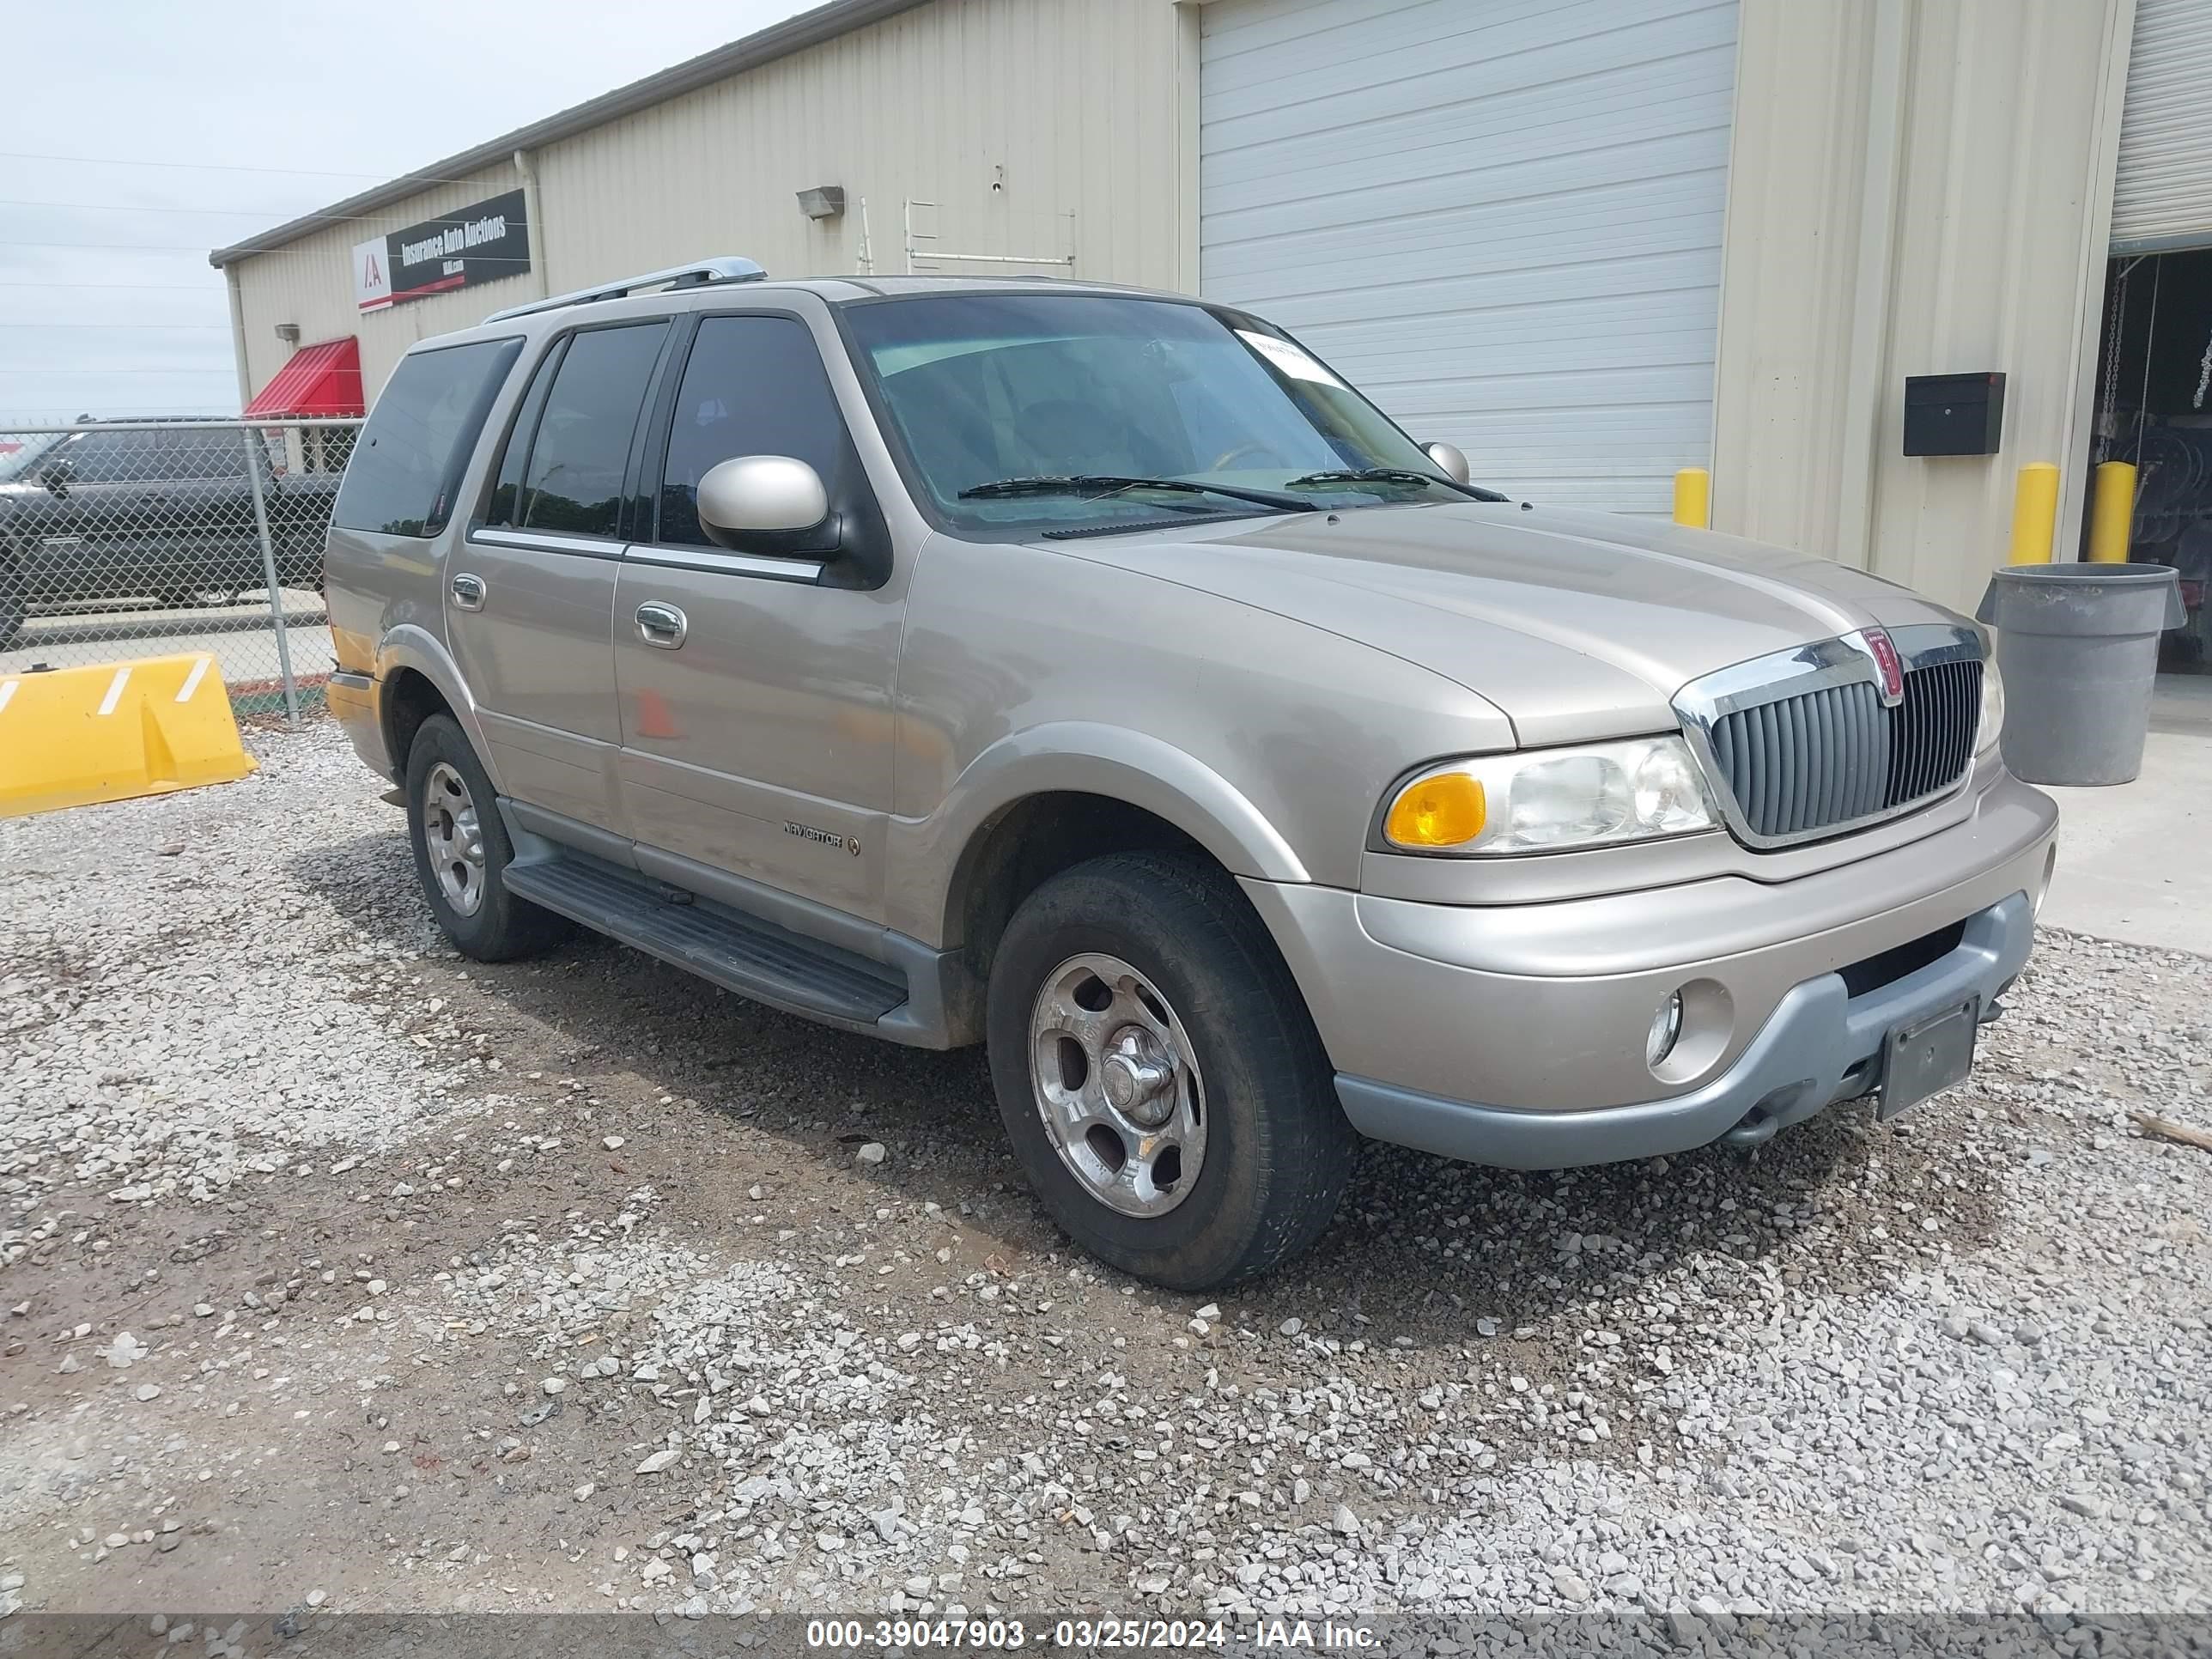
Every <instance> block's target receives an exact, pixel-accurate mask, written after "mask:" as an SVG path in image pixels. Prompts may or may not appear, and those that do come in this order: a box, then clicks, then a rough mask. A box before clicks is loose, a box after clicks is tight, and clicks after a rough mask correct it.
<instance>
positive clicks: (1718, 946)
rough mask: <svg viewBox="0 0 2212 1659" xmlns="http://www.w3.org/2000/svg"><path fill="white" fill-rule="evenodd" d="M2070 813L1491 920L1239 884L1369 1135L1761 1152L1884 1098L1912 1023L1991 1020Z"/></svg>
mask: <svg viewBox="0 0 2212 1659" xmlns="http://www.w3.org/2000/svg"><path fill="white" fill-rule="evenodd" d="M2056 828H2057V809H2056V808H2055V807H2053V806H2052V805H2051V801H2050V800H2049V799H2048V798H2047V797H2046V796H2045V795H2043V794H2042V793H2040V792H2039V791H2037V790H2034V789H2032V788H2029V787H2027V786H2026V785H2024V784H2021V783H2019V782H2017V781H2015V780H2013V779H2012V778H2010V777H2008V776H2002V777H2000V778H1999V779H1998V780H1997V781H1996V782H1995V783H1994V784H1993V785H1992V786H1991V787H1989V788H1987V789H1986V790H1984V791H1983V792H1982V793H1980V794H1979V795H1978V797H1977V798H1976V799H1975V801H1974V804H1973V807H1972V811H1971V812H1970V813H1969V814H1968V815H1967V816H1966V817H1965V818H1963V819H1962V820H1961V821H1960V822H1958V823H1954V824H1952V825H1951V826H1949V827H1948V828H1945V829H1941V830H1938V831H1936V832H1935V833H1934V834H1931V835H1929V836H1924V837H1923V838H1921V839H1919V840H1917V841H1914V842H1910V843H1908V844H1906V845H1904V846H1900V847H1896V848H1893V849H1891V850H1889V851H1886V852H1883V853H1880V854H1875V855H1873V856H1870V857H1868V858H1865V859H1861V860H1857V861H1855V862H1852V863H1850V864H1846V865H1842V866H1837V867H1835V868H1833V869H1830V870H1827V871H1824V872H1820V873H1818V874H1815V875H1808V876H1805V877H1802V878H1798V879H1796V880H1791V881H1785V882H1773V883H1762V882H1759V881H1756V880H1753V879H1750V878H1745V877H1740V876H1739V877H1729V878H1717V879H1714V880H1708V881H1699V882H1689V883H1683V884H1678V885H1674V886H1668V887H1660V888H1655V889H1650V890H1640V891H1634V892H1622V893H1614V894H1610V895H1607V896H1602V897H1598V898H1590V899H1578V900H1570V901H1565V902H1558V903H1549V904H1519V905H1493V906H1480V905H1436V904H1419V903H1411V902H1405V901H1401V900H1389V899H1378V898H1375V897H1373V896H1361V895H1357V894H1346V893H1342V892H1339V891H1335V890H1328V889H1322V888H1315V887H1305V888H1298V887H1294V886H1291V885H1290V884H1269V883H1264V882H1257V881H1247V882H1245V883H1244V884H1243V885H1244V887H1245V890H1246V891H1247V893H1248V894H1249V895H1250V896H1252V899H1253V902H1254V903H1255V905H1256V906H1257V907H1258V908H1259V909H1260V910H1261V915H1263V916H1265V917H1266V918H1267V921H1268V922H1269V924H1270V927H1271V928H1272V929H1273V932H1274V934H1275V937H1276V939H1277V940H1278V942H1279V944H1280V945H1282V947H1283V950H1284V954H1285V958H1286V959H1287V960H1288V961H1289V963H1290V966H1291V971H1292V973H1293V974H1294V975H1296V976H1297V980H1298V982H1299V986H1300V988H1301V989H1302V990H1303V991H1304V993H1305V994H1306V999H1307V1002H1308V1006H1309V1007H1310V1009H1311V1010H1312V1012H1313V1014H1314V1018H1315V1023H1316V1025H1317V1026H1318V1027H1319V1029H1320V1030H1321V1035H1322V1041H1323V1042H1324V1043H1325V1044H1326V1045H1327V1046H1328V1051H1329V1054H1330V1056H1331V1058H1332V1059H1333V1060H1334V1062H1335V1065H1336V1067H1337V1071H1338V1073H1339V1076H1338V1079H1337V1090H1338V1095H1339V1097H1340V1099H1341V1100H1342V1102H1343V1103H1344V1107H1345V1110H1346V1115H1348V1116H1349V1117H1350V1118H1351V1120H1352V1123H1353V1125H1354V1126H1355V1127H1358V1128H1359V1129H1360V1130H1361V1131H1362V1132H1363V1133H1366V1134H1369V1135H1371V1136H1373V1137H1375V1138H1376V1139H1383V1140H1389V1141H1395V1142H1398V1143H1401V1144H1403V1145H1407V1146H1417V1147H1420V1148H1423V1149H1425V1150H1427V1151H1430V1152H1440V1153H1443V1154H1444V1155H1446V1156H1448V1157H1453V1158H1466V1159H1468V1160H1470V1161H1473V1162H1476V1163H1485V1164H1501V1165H1504V1166H1507V1167H1512V1168H1535V1169H1549V1168H1559V1167H1564V1166H1566V1165H1570V1164H1597V1163H1607V1162H1612V1161H1613V1160H1616V1159H1620V1158H1645V1157H1650V1156H1654V1155H1656V1154H1658V1153H1662V1152H1680V1151H1684V1150H1686V1149H1688V1148H1690V1147H1692V1146H1704V1145H1705V1144H1707V1143H1708V1142H1711V1141H1713V1140H1716V1139H1723V1138H1728V1139H1734V1140H1736V1141H1739V1142H1743V1141H1756V1140H1759V1139H1765V1137H1766V1136H1768V1135H1771V1134H1772V1133H1774V1131H1775V1130H1776V1129H1777V1128H1779V1127H1782V1126H1783V1125H1784V1124H1786V1123H1790V1122H1795V1121H1798V1120H1799V1119H1801V1118H1803V1117H1807V1116H1809V1115H1811V1114H1813V1113H1814V1112H1816V1111H1818V1110H1820V1109H1821V1108H1822V1107H1824V1106H1826V1105H1827V1104H1829V1103H1831V1102H1832V1101H1835V1100H1838V1099H1844V1098H1850V1097H1855V1096H1858V1095H1863V1094H1866V1093H1869V1092H1871V1091H1874V1090H1875V1089H1877V1088H1879V1087H1880V1086H1881V1075H1880V1072H1881V1053H1882V1049H1883V1042H1884V1038H1885V1037H1886V1036H1887V1034H1888V1032H1889V1031H1890V1030H1893V1029H1895V1028H1897V1027H1898V1026H1900V1025H1903V1024H1909V1023H1911V1022H1912V1021H1913V1020H1915V1019H1916V1018H1919V1017H1920V1016H1922V1015H1924V1014H1930V1013H1935V1012H1941V1011H1942V1010H1944V1009H1947V1008H1951V1007H1955V1006H1960V1005H1962V1004H1964V1003H1966V1002H1968V1001H1970V1000H1972V1001H1973V1002H1975V1003H1976V1004H1977V1006H1978V1008H1979V1009H1980V1010H1981V1011H1982V1014H1983V1017H1984V1018H1992V1017H1994V1004H1995V1003H1996V998H1997V996H1998V994H2000V993H2001V992H2002V989H2003V988H2004V987H2006V986H2007V985H2008V984H2009V983H2010V982H2011V981H2012V980H2013V979H2014V978H2015V976H2016V975H2018V974H2019V972H2020V970H2021V968H2022V966H2023V965H2025V963H2026V962H2027V956H2028V951H2029V948H2030V945H2031V942H2032V938H2033V931H2034V903H2035V901H2036V900H2037V899H2038V898H2039V896H2040V895H2041V893H2042V891H2043V889H2044V886H2045V883H2046V881H2047V879H2048V877H2049V872H2050V861H2051V844H2052V839H2053V836H2054V833H2055V830H2056ZM1870 906H1879V907H1880V908H1870ZM1847 977H1848V980H1849V981H1850V982H1848V983H1847ZM1854 987H1857V994H1853V988H1854ZM1678 988H1683V989H1685V998H1686V1003H1687V1004H1688V1005H1689V1007H1690V1013H1689V1015H1688V1016H1687V1017H1686V1022H1685V1030H1684V1035H1683V1037H1682V1040H1681V1042H1680V1045H1679V1046H1678V1048H1676V1050H1675V1052H1674V1054H1673V1055H1671V1056H1670V1057H1669V1058H1668V1060H1667V1061H1664V1062H1662V1064H1661V1066H1658V1067H1657V1068H1656V1069H1655V1068H1653V1067H1651V1066H1649V1065H1647V1063H1646V1062H1645V1059H1644V1039H1645V1035H1646V1032H1647V1030H1648V1029H1649V1026H1650V1021H1651V1017H1652V1014H1653V1012H1655V1011H1656V1009H1657V1008H1658V1007H1659V1006H1660V1005H1661V1003H1662V1001H1663V1000H1665V999H1666V997H1667V995H1668V993H1669V992H1670V991H1673V990H1675V989H1678Z"/></svg>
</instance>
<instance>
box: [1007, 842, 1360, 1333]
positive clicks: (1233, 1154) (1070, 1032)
mask: <svg viewBox="0 0 2212 1659" xmlns="http://www.w3.org/2000/svg"><path fill="white" fill-rule="evenodd" d="M988 1024H989V1041H990V1056H991V1075H992V1081H993V1085H994V1091H995V1093H996V1095H997V1097H998V1103H999V1112H1000V1117H1001V1118H1002V1119H1003V1120H1004V1121H1005V1123H1006V1133H1007V1135H1008V1137H1009V1139H1011V1140H1012V1143H1013V1148H1014V1152H1015V1155H1016V1157H1017V1158H1018V1159H1019V1161H1020V1163H1021V1164H1022V1168H1023V1170H1024V1173H1025V1174H1026V1175H1027V1176H1028V1178H1029V1182H1030V1186H1031V1188H1033V1189H1034V1190H1035V1191H1036V1194H1037V1196H1038V1198H1039V1199H1040V1200H1042V1203H1043V1205H1044V1206H1045V1208H1046V1209H1047V1211H1048V1212H1050V1213H1051V1216H1052V1218H1053V1219H1054V1221H1055V1222H1057V1223H1058V1224H1059V1225H1060V1227H1061V1228H1062V1229H1063V1230H1064V1231H1066V1233H1067V1234H1068V1235H1069V1236H1070V1237H1073V1239H1074V1240H1075V1241H1076V1242H1077V1243H1079V1244H1081V1245H1082V1246H1083V1247H1084V1248H1085V1249H1087V1250H1089V1251H1090V1252H1091V1254H1092V1255H1096V1256H1097V1257H1099V1258H1100V1259H1101V1260H1102V1261H1106V1262H1108V1263H1109V1264H1110V1265H1111V1266H1114V1267H1119V1268H1121V1269H1122V1270H1123V1271H1125V1272H1127V1273H1134V1274H1136V1275H1137V1276H1138V1277H1139V1278H1141V1279H1150V1280H1152V1281H1153V1282H1154V1283H1156V1284H1158V1285H1165V1286H1167V1287H1168V1288H1170V1289H1172V1290H1182V1291H1198V1290H1210V1289H1212V1288H1214V1287H1216V1286H1218V1285H1230V1284H1233V1283H1235V1282H1237V1281H1238V1280H1240V1279H1249V1278H1252V1277H1254V1276H1255V1275H1257V1274H1260V1273H1265V1272H1267V1270H1268V1269H1269V1268H1271V1267H1274V1266H1275V1265H1276V1264H1277V1263H1279V1262H1280V1261H1284V1260H1285V1259H1286V1258H1288V1257H1290V1256H1291V1255H1295V1254H1297V1252H1298V1251H1300V1250H1302V1249H1304V1248H1305V1247H1306V1246H1307V1245H1309V1244H1310V1243H1312V1242H1313V1241H1314V1240H1315V1239H1316V1238H1317V1237H1320V1235H1321V1233H1322V1231H1323V1230H1324V1229H1325V1228H1327V1226H1328V1223H1329V1221H1330V1219H1331V1218H1332V1217H1333V1216H1334V1214H1335V1212H1336V1206H1337V1201H1338V1200H1339V1198H1340V1196H1341V1195H1342V1194H1343V1191H1344V1185H1345V1182H1346V1178H1347V1176H1349V1174H1350V1170H1351V1164H1352V1150H1353V1147H1354V1146H1355V1144H1356V1140H1357V1137H1356V1136H1355V1135H1354V1134H1353V1133H1352V1127H1351V1126H1350V1124H1349V1123H1347V1122H1346V1120H1345V1116H1344V1113H1343V1110H1342V1109H1341V1108H1340V1106H1339V1105H1338V1103H1337V1101H1336V1098H1335V1093H1334V1088H1333V1086H1332V1083H1333V1073H1332V1071H1331V1068H1330V1066H1329V1063H1328V1056H1327V1054H1325V1053H1324V1052H1323V1050H1322V1043H1321V1039H1320V1037H1319V1036H1318V1035H1317V1034H1316V1031H1315V1030H1314V1027H1313V1021H1312V1019H1311V1018H1310V1016H1309V1015H1308V1014H1307V1012H1306V1008H1305V1003H1304V999H1303V998H1301V997H1300V995H1299V994H1298V989H1297V983H1296V982H1295V981H1293V980H1292V979H1291V975H1290V970H1289V969H1287V968H1286V967H1285V966H1284V963H1283V960H1282V957H1281V956H1280V954H1279V952H1278V951H1276V949H1275V945H1274V941H1273V939H1270V938H1269V937H1268V934H1267V928H1266V927H1265V926H1264V925H1262V923H1261V921H1260V918H1259V916H1258V915H1256V914H1255V912H1254V911H1253V909H1252V908H1251V906H1250V904H1249V902H1247V901H1246V900H1245V897H1244V896H1243V893H1241V892H1239V891H1238V890H1237V885H1236V884H1235V883H1234V882H1233V881H1231V879H1230V878H1228V877H1227V876H1226V875H1225V874H1224V873H1223V872H1221V871H1220V870H1218V868H1216V867H1214V866H1212V865H1211V864H1208V863H1206V861H1205V860H1201V859H1199V858H1196V857H1193V856H1189V855H1185V854H1163V853H1121V854H1112V855H1110V856H1109V857H1106V858H1102V859H1097V860H1092V861H1091V862H1090V863H1087V864H1083V865H1079V866H1076V867H1075V868H1074V869H1072V870H1069V871H1066V872H1064V873H1062V874H1060V875H1059V876H1056V877H1054V878H1053V879H1052V880H1050V881H1048V882H1047V883H1046V884H1044V885H1043V886H1042V887H1040V888H1039V889H1038V890H1036V892H1035V893H1033V894H1032V895H1030V897H1029V898H1028V900H1027V901H1025V902H1024V903H1023V905H1022V907H1021V908H1020V909H1019V910H1018V911H1017V912H1016V913H1015V915H1014V918H1013V920H1012V922H1011V923H1010V924H1009V925H1008V927H1007V929H1006V936H1005V938H1004V939H1002V940H1001V941H1000V945H999V950H998V954H997V957H996V959H995V960H994V963H993V964H992V969H991V983H990V1001H989V1010H988Z"/></svg>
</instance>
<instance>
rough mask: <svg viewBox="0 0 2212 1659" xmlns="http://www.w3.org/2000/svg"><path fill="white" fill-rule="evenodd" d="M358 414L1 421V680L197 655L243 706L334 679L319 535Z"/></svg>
mask: <svg viewBox="0 0 2212 1659" xmlns="http://www.w3.org/2000/svg"><path fill="white" fill-rule="evenodd" d="M360 426H361V422H360V421H358V420H319V421H289V422H276V423H269V422H243V421H236V420H141V421H104V420H83V421H78V422H71V423H70V424H68V425H50V426H22V427H16V428H0V675H4V674H9V673H15V672H20V671H25V670H35V669H37V668H40V667H47V668H67V667H73V666H76V665H82V664H88V663H104V662H115V661H118V660H121V659H125V658H131V657H150V656H167V655H171V654H173V653H180V652H204V653H207V654H209V655H210V656H211V657H212V658H213V659H215V660H216V663H217V664H218V665H220V666H221V669H222V677H223V680H224V682H225V683H226V684H228V686H229V687H230V690H231V696H232V701H233V702H234V705H235V706H236V707H237V708H239V709H240V712H241V713H281V714H284V715H285V716H286V717H287V718H289V719H293V720H296V719H297V718H298V717H299V713H300V710H301V707H302V705H303V703H307V702H317V701H319V699H320V696H321V688H322V685H323V683H324V681H325V679H327V678H329V674H330V670H331V634H330V623H329V617H328V616H327V614H326V613H325V610H324V608H323V538H324V534H325V532H326V531H327V530H328V529H329V527H330V520H331V503H332V501H335V500H336V499H337V488H338V476H339V474H340V473H342V472H343V471H344V470H345V463H346V457H347V456H348V455H349V454H350V453H352V449H353V441H354V435H355V433H356V430H357V429H358V428H360Z"/></svg>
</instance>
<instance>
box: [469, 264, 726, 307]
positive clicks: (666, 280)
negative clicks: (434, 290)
mask: <svg viewBox="0 0 2212 1659" xmlns="http://www.w3.org/2000/svg"><path fill="white" fill-rule="evenodd" d="M767 280H768V271H767V270H766V268H765V267H763V265H761V264H759V263H758V262H757V261H756V260H752V259H748V258H744V256H743V255H741V254H728V255H725V256H724V257H722V258H715V259H695V260H693V261H692V262H691V263H690V264H688V265H671V266H670V267H669V268H668V269H667V270H648V271H647V272H646V273H645V275H644V276H625V277H623V279H622V280H621V281H620V282H618V283H599V285H597V286H596V287H593V288H580V289H576V290H575V292H574V293H573V294H556V295H554V296H553V297H552V298H551V299H550V300H532V301H531V302H530V303H529V304H528V305H526V306H509V307H507V309H506V310H504V311H495V312H493V313H491V315H490V316H489V317H487V318H485V319H484V321H486V322H487V323H503V322H505V321H506V320H507V319H508V318H510V317H527V316H530V315H531V314H532V313H535V312H540V311H558V310H560V309H561V308H562V307H564V306H580V305H588V304H590V303H591V302H592V301H594V300H619V299H621V298H622V297H623V295H625V294H635V292H636V291H637V290H638V289H645V288H704V287H705V286H707V284H708V283H760V282H765V281H767Z"/></svg>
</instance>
